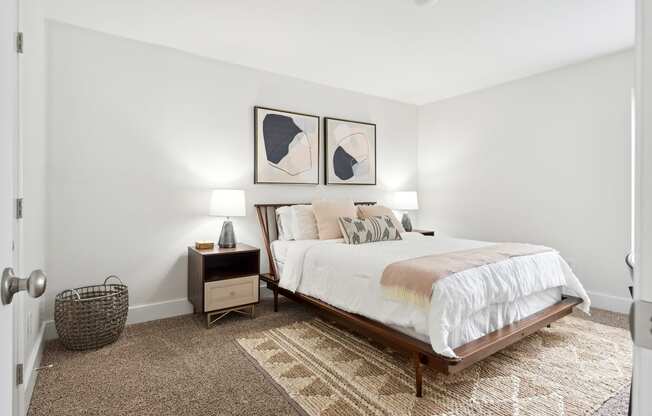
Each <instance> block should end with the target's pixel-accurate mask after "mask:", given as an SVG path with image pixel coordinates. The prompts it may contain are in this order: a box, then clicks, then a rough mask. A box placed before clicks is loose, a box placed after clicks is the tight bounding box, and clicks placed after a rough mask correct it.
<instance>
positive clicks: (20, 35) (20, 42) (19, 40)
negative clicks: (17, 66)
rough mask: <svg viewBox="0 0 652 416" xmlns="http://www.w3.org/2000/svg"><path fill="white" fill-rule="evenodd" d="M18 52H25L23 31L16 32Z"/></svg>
mask: <svg viewBox="0 0 652 416" xmlns="http://www.w3.org/2000/svg"><path fill="white" fill-rule="evenodd" d="M16 52H18V53H23V32H18V33H16Z"/></svg>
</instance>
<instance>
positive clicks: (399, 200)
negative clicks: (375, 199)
mask: <svg viewBox="0 0 652 416" xmlns="http://www.w3.org/2000/svg"><path fill="white" fill-rule="evenodd" d="M392 208H394V209H396V210H399V211H403V218H402V219H401V224H403V228H405V231H412V221H410V216H409V215H408V213H407V211H412V210H417V209H419V202H418V200H417V193H416V192H415V191H408V192H396V194H394V205H393V206H392Z"/></svg>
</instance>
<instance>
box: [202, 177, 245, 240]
mask: <svg viewBox="0 0 652 416" xmlns="http://www.w3.org/2000/svg"><path fill="white" fill-rule="evenodd" d="M209 215H211V216H214V217H226V220H225V221H224V223H222V232H221V233H220V239H219V241H218V243H217V244H218V245H219V246H220V248H233V247H235V246H236V240H235V232H234V231H233V223H232V222H231V217H244V216H245V215H246V209H245V193H244V191H240V190H235V189H216V190H214V191H213V193H212V195H211V207H210V211H209Z"/></svg>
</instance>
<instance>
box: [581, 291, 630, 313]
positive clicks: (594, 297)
mask: <svg viewBox="0 0 652 416" xmlns="http://www.w3.org/2000/svg"><path fill="white" fill-rule="evenodd" d="M587 293H588V294H589V297H590V298H591V307H593V308H598V309H606V310H608V311H611V312H618V313H625V314H627V313H629V307H630V305H631V304H632V299H630V298H621V297H620V296H612V295H605V294H604V293H597V292H587Z"/></svg>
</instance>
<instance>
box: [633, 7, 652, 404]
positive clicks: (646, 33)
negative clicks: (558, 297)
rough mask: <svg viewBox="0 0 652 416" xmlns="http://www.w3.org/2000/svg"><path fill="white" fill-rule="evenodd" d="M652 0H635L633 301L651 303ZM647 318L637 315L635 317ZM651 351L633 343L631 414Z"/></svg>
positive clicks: (651, 383) (644, 386)
mask: <svg viewBox="0 0 652 416" xmlns="http://www.w3.org/2000/svg"><path fill="white" fill-rule="evenodd" d="M651 70H652V2H650V1H649V0H637V1H636V87H635V94H636V184H635V187H636V247H635V257H634V258H635V262H636V267H635V270H634V300H635V301H645V302H652V278H651V277H652V172H651V171H652V73H651V72H650V71H651ZM645 318H647V319H649V317H643V316H640V317H637V319H645ZM650 388H652V350H649V349H644V348H641V347H637V346H634V376H633V385H632V414H633V415H641V416H642V415H644V414H646V413H645V412H648V411H649V409H652V395H650V394H649V391H650Z"/></svg>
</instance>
